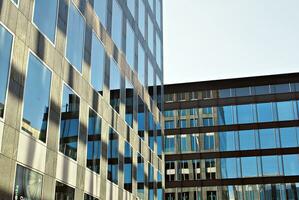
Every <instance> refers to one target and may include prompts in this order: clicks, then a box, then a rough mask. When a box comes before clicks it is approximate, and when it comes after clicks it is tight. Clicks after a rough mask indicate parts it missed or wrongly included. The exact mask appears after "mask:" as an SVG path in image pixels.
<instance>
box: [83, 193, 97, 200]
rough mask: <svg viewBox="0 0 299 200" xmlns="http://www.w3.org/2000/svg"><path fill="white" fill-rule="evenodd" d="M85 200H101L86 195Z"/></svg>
mask: <svg viewBox="0 0 299 200" xmlns="http://www.w3.org/2000/svg"><path fill="white" fill-rule="evenodd" d="M84 200H99V199H98V198H95V197H93V196H91V195H88V194H84Z"/></svg>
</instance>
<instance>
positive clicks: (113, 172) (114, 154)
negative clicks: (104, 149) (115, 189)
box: [108, 128, 119, 184]
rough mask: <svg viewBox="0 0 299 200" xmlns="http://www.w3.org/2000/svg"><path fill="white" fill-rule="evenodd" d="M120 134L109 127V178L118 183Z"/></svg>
mask: <svg viewBox="0 0 299 200" xmlns="http://www.w3.org/2000/svg"><path fill="white" fill-rule="evenodd" d="M118 155H119V153H118V134H117V133H116V132H115V131H114V130H113V129H112V128H110V129H109V143H108V180H110V181H111V182H113V183H115V184H118Z"/></svg>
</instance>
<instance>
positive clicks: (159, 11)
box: [156, 0, 161, 28]
mask: <svg viewBox="0 0 299 200" xmlns="http://www.w3.org/2000/svg"><path fill="white" fill-rule="evenodd" d="M156 20H157V23H158V26H159V27H160V28H161V1H160V0H156Z"/></svg>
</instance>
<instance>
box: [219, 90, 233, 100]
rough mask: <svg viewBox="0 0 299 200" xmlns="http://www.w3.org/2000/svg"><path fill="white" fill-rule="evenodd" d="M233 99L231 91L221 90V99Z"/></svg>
mask: <svg viewBox="0 0 299 200" xmlns="http://www.w3.org/2000/svg"><path fill="white" fill-rule="evenodd" d="M227 97H231V93H230V89H222V90H219V98H227Z"/></svg>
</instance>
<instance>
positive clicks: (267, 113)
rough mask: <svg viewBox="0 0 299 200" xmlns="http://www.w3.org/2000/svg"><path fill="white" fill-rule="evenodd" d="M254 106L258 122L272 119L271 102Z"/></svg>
mask: <svg viewBox="0 0 299 200" xmlns="http://www.w3.org/2000/svg"><path fill="white" fill-rule="evenodd" d="M256 107H257V117H258V122H271V121H273V120H274V117H273V111H272V103H259V104H257V105H256Z"/></svg>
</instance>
